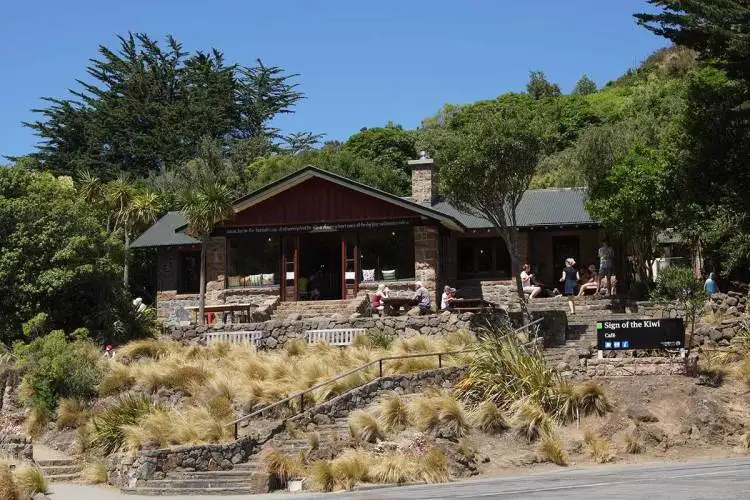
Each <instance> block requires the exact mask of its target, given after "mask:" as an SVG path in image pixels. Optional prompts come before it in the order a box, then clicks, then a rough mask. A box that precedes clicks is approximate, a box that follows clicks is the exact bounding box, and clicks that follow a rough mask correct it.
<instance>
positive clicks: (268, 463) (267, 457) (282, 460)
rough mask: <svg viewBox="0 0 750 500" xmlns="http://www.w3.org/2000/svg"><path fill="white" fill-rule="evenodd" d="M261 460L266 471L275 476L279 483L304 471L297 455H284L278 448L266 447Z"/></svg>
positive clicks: (283, 483) (285, 481)
mask: <svg viewBox="0 0 750 500" xmlns="http://www.w3.org/2000/svg"><path fill="white" fill-rule="evenodd" d="M260 459H261V462H263V464H264V465H265V467H266V472H268V474H270V475H271V476H272V477H273V478H275V479H276V480H277V481H278V482H279V484H281V485H282V486H285V485H286V483H287V482H288V481H289V480H290V479H292V478H294V477H297V476H299V475H300V474H301V473H302V464H301V463H300V462H299V460H298V459H297V458H296V457H290V456H288V455H284V454H283V453H281V451H279V450H278V449H276V448H266V449H265V450H263V451H262V452H261V454H260Z"/></svg>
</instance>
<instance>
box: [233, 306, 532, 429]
mask: <svg viewBox="0 0 750 500" xmlns="http://www.w3.org/2000/svg"><path fill="white" fill-rule="evenodd" d="M543 320H544V318H538V319H536V320H534V321H532V322H531V323H527V324H525V325H523V326H521V327H519V328H516V329H514V330H512V331H511V333H513V334H515V333H518V332H520V331H522V330H525V329H527V328H530V327H532V326H534V325H536V324H538V323H540V322H542V321H543ZM530 343H531V342H530ZM475 349H476V347H472V348H469V349H462V350H460V351H444V352H427V353H419V354H402V355H398V356H386V357H383V358H379V359H376V360H373V361H370V362H369V363H365V364H364V365H360V366H358V367H356V368H352V369H351V370H349V371H348V372H345V373H342V374H341V375H337V376H335V377H333V378H330V379H328V380H326V381H325V382H321V383H319V384H316V385H314V386H312V387H308V388H307V389H305V390H303V391H300V392H298V393H295V394H292V395H291V396H287V397H286V398H284V399H281V400H279V401H277V402H275V403H272V404H270V405H267V406H264V407H263V408H260V409H259V410H256V411H254V412H251V413H248V414H247V415H244V416H242V417H240V418H238V419H236V420H234V421H232V422H229V423H228V424H227V427H228V426H230V425H231V426H234V439H237V438H238V436H239V424H240V423H241V422H244V421H246V420H250V419H251V418H253V417H257V416H259V415H263V413H265V412H267V411H268V410H271V409H273V408H277V407H279V406H281V405H283V404H286V403H290V402H293V401H295V400H296V399H299V408H298V411H297V412H296V413H295V414H294V415H292V416H295V415H299V414H300V413H302V412H303V411H305V395H307V394H309V393H311V392H313V391H316V390H318V389H320V388H322V387H325V386H327V385H330V384H332V383H334V382H337V381H339V380H341V379H343V378H346V377H348V376H349V375H353V374H355V373H358V372H360V371H363V370H367V369H368V368H370V367H371V366H374V365H376V364H377V365H378V376H377V377H375V378H373V379H371V380H368V381H366V382H362V383H361V384H359V385H357V386H355V387H352V388H351V389H349V390H353V389H356V388H358V387H362V386H363V385H365V384H369V383H370V382H374V381H376V380H378V379H381V378H383V362H384V361H393V360H398V359H410V358H425V357H429V356H437V360H438V368H442V367H443V357H445V356H454V355H456V354H463V353H467V352H472V351H474V350H475ZM394 375H398V374H394ZM314 406H316V405H313V407H314Z"/></svg>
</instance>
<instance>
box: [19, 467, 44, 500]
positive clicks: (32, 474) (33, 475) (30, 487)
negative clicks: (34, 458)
mask: <svg viewBox="0 0 750 500" xmlns="http://www.w3.org/2000/svg"><path fill="white" fill-rule="evenodd" d="M13 476H14V477H15V480H16V485H17V486H18V490H19V491H20V492H21V496H22V497H23V498H30V497H31V496H33V495H34V494H36V493H42V494H44V493H47V491H48V490H49V485H48V484H47V478H46V477H44V474H42V471H41V470H39V469H38V468H37V467H32V466H30V465H22V466H21V467H19V468H17V469H16V470H15V472H14V473H13Z"/></svg>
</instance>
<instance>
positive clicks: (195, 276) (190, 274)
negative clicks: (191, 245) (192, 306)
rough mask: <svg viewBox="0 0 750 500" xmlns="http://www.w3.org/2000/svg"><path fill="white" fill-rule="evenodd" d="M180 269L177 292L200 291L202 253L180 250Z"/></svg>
mask: <svg viewBox="0 0 750 500" xmlns="http://www.w3.org/2000/svg"><path fill="white" fill-rule="evenodd" d="M179 269H180V274H179V278H178V279H179V282H178V284H177V293H198V292H199V291H200V277H201V274H200V273H201V253H200V252H192V251H191V252H180V257H179Z"/></svg>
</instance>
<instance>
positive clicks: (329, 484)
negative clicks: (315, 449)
mask: <svg viewBox="0 0 750 500" xmlns="http://www.w3.org/2000/svg"><path fill="white" fill-rule="evenodd" d="M308 477H309V478H310V483H311V486H312V489H313V490H314V491H322V492H326V493H327V492H329V491H333V488H334V486H335V480H336V478H335V477H334V475H333V467H332V466H331V461H330V460H318V461H317V462H314V463H313V464H312V466H311V467H310V472H309V474H308Z"/></svg>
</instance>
